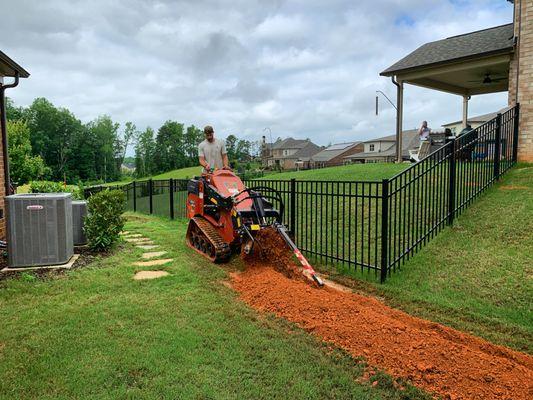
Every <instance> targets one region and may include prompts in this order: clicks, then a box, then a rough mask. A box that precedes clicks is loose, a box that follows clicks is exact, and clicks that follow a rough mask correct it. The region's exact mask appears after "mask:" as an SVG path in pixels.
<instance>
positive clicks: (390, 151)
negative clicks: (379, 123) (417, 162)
mask: <svg viewBox="0 0 533 400" xmlns="http://www.w3.org/2000/svg"><path fill="white" fill-rule="evenodd" d="M391 137H392V138H394V141H396V136H395V135H390V136H384V137H383V138H378V139H374V140H367V141H366V142H365V143H369V142H379V141H383V139H386V138H387V139H388V138H391ZM386 141H390V140H386ZM419 142H420V139H419V137H418V129H411V130H408V131H403V132H402V155H403V156H405V157H407V156H409V150H412V149H416V148H417V147H418V146H419V144H420V143H419ZM395 155H396V143H393V144H391V145H390V147H388V148H387V149H386V150H383V151H369V152H366V153H356V154H353V155H351V156H347V157H344V158H346V159H361V158H375V157H379V158H381V157H393V156H395Z"/></svg>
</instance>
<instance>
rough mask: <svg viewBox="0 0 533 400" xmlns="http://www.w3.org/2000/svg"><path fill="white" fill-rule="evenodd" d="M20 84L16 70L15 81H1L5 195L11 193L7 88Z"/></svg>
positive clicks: (0, 121) (0, 112) (1, 125)
mask: <svg viewBox="0 0 533 400" xmlns="http://www.w3.org/2000/svg"><path fill="white" fill-rule="evenodd" d="M18 84H19V73H18V72H15V81H14V82H13V83H11V84H9V85H4V84H2V83H1V82H0V114H1V116H0V118H1V119H0V127H1V131H2V158H3V161H4V184H5V191H6V192H5V193H6V194H5V195H6V196H9V195H10V194H11V182H10V179H9V158H8V155H7V146H8V143H7V118H6V99H5V91H6V89H11V88H14V87H16V86H18Z"/></svg>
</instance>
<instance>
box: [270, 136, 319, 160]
mask: <svg viewBox="0 0 533 400" xmlns="http://www.w3.org/2000/svg"><path fill="white" fill-rule="evenodd" d="M306 142H307V144H306V145H305V146H304V147H302V148H301V149H300V150H298V151H297V152H296V153H294V154H289V155H286V156H280V157H274V158H276V159H280V160H301V161H309V159H310V158H311V156H313V155H315V154H316V153H318V152H319V151H320V150H322V149H323V148H322V147H320V146H317V145H316V144H314V143H313V142H311V141H308V140H307V141H306ZM292 148H293V147H292Z"/></svg>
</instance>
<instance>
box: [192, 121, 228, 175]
mask: <svg viewBox="0 0 533 400" xmlns="http://www.w3.org/2000/svg"><path fill="white" fill-rule="evenodd" d="M204 135H205V140H204V141H203V142H202V143H200V144H199V145H198V158H199V160H200V165H201V166H202V167H204V172H209V170H210V169H211V168H214V169H230V167H229V161H228V153H227V151H226V143H224V141H223V140H221V139H215V131H214V129H213V127H212V126H210V125H207V126H206V127H205V128H204Z"/></svg>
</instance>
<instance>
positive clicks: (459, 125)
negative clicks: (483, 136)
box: [442, 107, 508, 135]
mask: <svg viewBox="0 0 533 400" xmlns="http://www.w3.org/2000/svg"><path fill="white" fill-rule="evenodd" d="M507 109H508V108H507V107H505V108H502V109H501V110H500V111H496V112H493V113H489V114H483V115H478V116H477V117H470V118H468V121H467V123H468V124H469V125H470V126H471V127H472V128H473V129H475V128H477V127H478V126H480V125H483V124H484V123H485V122H487V121H490V120H491V119H494V118H496V116H497V115H498V113H504V112H505V111H507ZM442 127H443V128H449V129H450V130H451V131H452V134H454V135H458V134H459V133H460V132H461V131H462V130H463V121H462V120H461V121H454V122H448V123H447V124H444V125H442Z"/></svg>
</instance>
